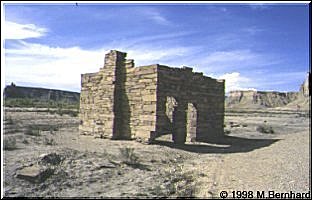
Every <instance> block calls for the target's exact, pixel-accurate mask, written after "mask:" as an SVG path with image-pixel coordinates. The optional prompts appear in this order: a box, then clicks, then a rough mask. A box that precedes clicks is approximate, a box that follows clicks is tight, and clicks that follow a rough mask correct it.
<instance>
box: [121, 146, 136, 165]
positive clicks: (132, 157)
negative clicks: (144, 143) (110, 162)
mask: <svg viewBox="0 0 312 200" xmlns="http://www.w3.org/2000/svg"><path fill="white" fill-rule="evenodd" d="M119 151H120V155H121V157H122V159H123V162H124V163H126V164H129V165H137V164H139V157H138V156H137V155H136V154H135V153H134V148H130V147H125V148H119Z"/></svg>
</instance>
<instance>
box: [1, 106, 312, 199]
mask: <svg viewBox="0 0 312 200" xmlns="http://www.w3.org/2000/svg"><path fill="white" fill-rule="evenodd" d="M9 118H11V120H9ZM309 120H310V119H309V118H308V117H306V116H302V115H299V114H298V113H296V112H290V111H287V113H283V112H282V111H278V112H276V113H275V112H263V113H257V112H254V113H253V112H247V113H244V112H239V113H228V114H227V115H226V120H225V122H226V127H225V129H226V130H229V131H230V134H229V135H228V136H226V137H225V138H224V140H222V141H219V142H215V143H209V144H208V143H187V144H185V145H183V146H176V145H173V144H172V142H171V141H170V140H168V139H170V137H168V136H164V137H162V138H159V142H158V144H153V145H146V144H141V143H138V142H135V141H112V140H107V139H99V138H93V137H90V136H82V135H79V134H78V129H77V124H78V119H77V118H73V117H70V116H67V115H63V116H59V115H56V114H48V113H44V112H40V113H36V112H12V111H8V112H6V123H5V124H10V125H7V128H5V137H15V138H16V141H17V143H16V148H15V149H13V150H5V151H4V174H5V177H4V195H5V196H13V197H14V196H28V197H29V196H32V197H37V196H43V197H47V196H52V197H162V196H166V197H177V196H195V197H216V198H218V197H219V193H220V191H227V192H228V193H229V194H230V195H231V192H232V191H238V190H240V191H242V190H246V191H268V190H275V191H276V192H289V191H294V192H308V191H310V189H311V188H310V184H309V180H310V164H309V163H310V162H309V159H310V156H311V155H310V151H309V146H310V131H309V126H310V122H309ZM8 121H9V123H8ZM264 121H266V122H264ZM263 123H266V124H269V125H270V126H272V127H273V129H274V131H275V132H274V134H263V133H259V132H257V131H256V127H257V126H258V125H261V124H263ZM30 124H41V125H42V124H46V125H53V124H54V125H57V127H58V130H55V131H54V130H48V131H41V132H40V135H38V136H34V135H27V134H25V130H27V128H25V127H27V126H29V125H30ZM231 125H233V127H231ZM234 125H236V126H234ZM47 138H48V139H47ZM26 141H27V142H26ZM47 141H48V142H47ZM51 141H52V142H51ZM125 147H128V148H133V149H134V152H135V155H137V157H138V164H136V165H129V164H126V162H124V161H125V158H124V157H122V155H121V154H120V149H123V148H125ZM53 152H55V153H57V154H58V155H60V156H61V157H62V158H63V161H62V163H61V164H60V165H58V166H56V170H55V172H54V174H53V175H52V176H51V177H49V178H48V179H47V180H45V181H44V182H42V183H37V184H34V183H29V182H28V181H26V180H23V179H18V178H16V173H17V171H18V170H19V169H22V168H23V167H26V166H30V165H32V164H34V163H37V162H39V161H40V155H42V154H47V153H53Z"/></svg>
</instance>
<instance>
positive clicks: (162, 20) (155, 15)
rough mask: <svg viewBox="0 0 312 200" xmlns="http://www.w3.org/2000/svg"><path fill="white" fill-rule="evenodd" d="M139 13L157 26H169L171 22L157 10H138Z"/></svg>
mask: <svg viewBox="0 0 312 200" xmlns="http://www.w3.org/2000/svg"><path fill="white" fill-rule="evenodd" d="M139 12H141V13H142V14H143V15H144V16H145V17H147V18H148V19H151V20H152V21H154V22H155V23H157V24H159V25H171V22H170V21H169V20H168V19H167V18H166V17H165V16H164V15H163V14H162V13H161V12H160V11H159V10H157V9H154V8H145V9H143V10H142V9H140V10H139Z"/></svg>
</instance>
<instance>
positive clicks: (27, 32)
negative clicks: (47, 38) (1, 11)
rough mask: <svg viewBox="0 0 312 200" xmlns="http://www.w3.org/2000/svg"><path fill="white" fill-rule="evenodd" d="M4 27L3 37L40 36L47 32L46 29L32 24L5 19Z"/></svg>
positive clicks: (22, 37) (24, 37) (23, 37)
mask: <svg viewBox="0 0 312 200" xmlns="http://www.w3.org/2000/svg"><path fill="white" fill-rule="evenodd" d="M4 29H5V31H4V38H5V39H17V40H19V39H26V38H38V37H42V36H44V35H45V34H46V32H48V29H46V28H42V27H38V26H36V25H34V24H18V23H15V22H10V21H5V24H4Z"/></svg>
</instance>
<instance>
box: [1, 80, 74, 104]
mask: <svg viewBox="0 0 312 200" xmlns="http://www.w3.org/2000/svg"><path fill="white" fill-rule="evenodd" d="M3 95H4V100H5V102H7V103H13V101H14V105H15V104H18V102H23V103H25V100H27V103H30V105H34V104H36V103H37V102H38V103H40V104H42V105H44V104H58V103H62V104H64V103H65V104H79V99H80V94H79V93H78V92H69V91H63V90H54V89H46V88H35V87H21V86H15V85H14V84H11V85H8V86H6V87H5V88H4V94H3ZM16 100H18V101H16Z"/></svg>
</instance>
